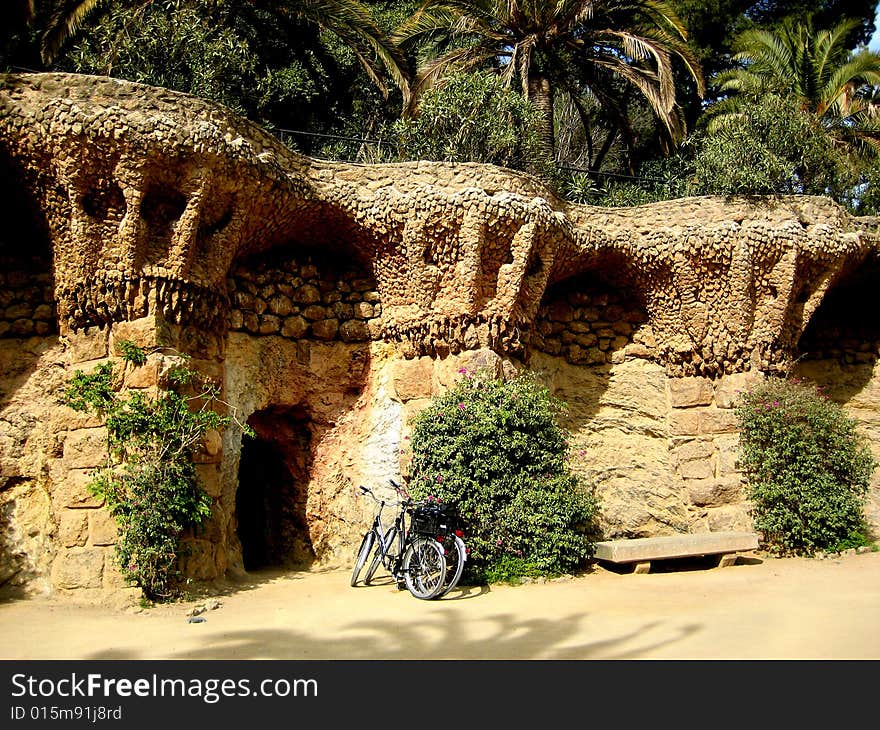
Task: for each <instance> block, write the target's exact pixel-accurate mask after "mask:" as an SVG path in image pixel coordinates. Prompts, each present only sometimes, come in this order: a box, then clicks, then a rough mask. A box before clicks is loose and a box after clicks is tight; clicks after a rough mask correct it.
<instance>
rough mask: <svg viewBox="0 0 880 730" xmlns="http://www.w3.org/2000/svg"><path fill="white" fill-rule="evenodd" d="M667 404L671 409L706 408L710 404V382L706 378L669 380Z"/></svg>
mask: <svg viewBox="0 0 880 730" xmlns="http://www.w3.org/2000/svg"><path fill="white" fill-rule="evenodd" d="M667 388H668V389H669V402H670V405H671V406H672V407H673V408H691V407H693V406H707V405H709V404H710V403H711V402H712V395H713V392H714V391H713V389H712V381H711V380H709V379H708V378H695V377H694V378H670V379H669V380H668V381H667Z"/></svg>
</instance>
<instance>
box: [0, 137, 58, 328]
mask: <svg viewBox="0 0 880 730" xmlns="http://www.w3.org/2000/svg"><path fill="white" fill-rule="evenodd" d="M0 216H2V219H3V227H2V229H0V338H3V337H12V338H20V337H32V336H34V335H38V336H45V335H54V334H55V333H57V331H58V322H57V318H56V312H55V301H54V295H55V292H54V289H55V281H54V276H53V268H52V267H53V262H52V241H51V238H50V236H49V224H48V221H47V220H46V215H45V213H44V212H43V210H42V209H41V207H40V203H39V201H38V199H37V197H36V195H35V194H34V192H33V190H32V182H31V180H29V178H28V176H27V175H26V174H25V172H24V170H23V169H22V168H21V165H20V164H19V163H18V162H16V161H15V160H13V159H11V158H10V157H7V156H5V155H4V154H3V153H2V151H0Z"/></svg>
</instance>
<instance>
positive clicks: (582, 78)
mask: <svg viewBox="0 0 880 730" xmlns="http://www.w3.org/2000/svg"><path fill="white" fill-rule="evenodd" d="M392 38H393V39H394V40H395V41H397V42H398V43H400V44H401V45H403V46H404V47H407V46H409V45H413V46H415V45H417V44H424V47H425V48H426V49H427V52H428V54H429V60H428V61H427V62H426V63H425V64H424V65H423V66H422V68H421V69H420V70H419V73H418V74H417V76H416V79H415V82H414V84H413V89H412V95H411V97H410V106H409V109H408V112H409V113H414V112H415V110H416V107H417V104H418V98H419V95H420V94H421V93H422V92H424V91H425V90H426V89H427V88H429V87H431V86H433V85H435V84H437V83H441V82H442V80H443V79H444V78H448V77H449V76H451V75H452V74H453V73H455V72H457V71H466V70H475V69H480V68H486V67H488V68H492V69H494V70H496V71H497V72H498V73H499V74H501V76H502V77H503V78H504V79H505V81H506V82H507V84H508V85H512V84H514V82H516V83H518V85H519V87H520V89H521V91H522V94H523V95H524V96H525V97H526V98H528V99H529V100H530V101H531V102H532V103H533V104H534V105H535V107H536V108H537V110H538V112H539V118H540V129H539V136H540V139H541V143H542V146H543V148H544V151H545V154H547V155H548V156H549V157H550V159H553V150H554V119H553V102H554V95H555V94H557V93H563V94H568V95H571V96H572V97H573V98H576V99H580V98H583V96H584V94H585V93H586V94H587V96H590V97H592V99H593V100H595V101H596V102H598V104H599V105H600V106H601V107H603V108H605V109H606V110H608V111H609V112H610V113H612V114H614V115H615V116H616V117H617V118H618V120H619V123H620V124H625V119H624V118H623V117H624V116H625V113H624V112H622V110H621V108H620V105H619V104H618V103H617V99H618V98H619V96H620V94H619V82H620V81H621V80H622V81H623V82H624V84H625V85H626V86H629V87H634V88H635V89H637V90H638V91H639V92H640V93H641V94H642V95H644V97H645V98H646V99H647V101H648V102H649V104H650V106H651V108H652V109H653V111H654V113H655V114H656V116H657V117H658V118H659V119H660V121H661V122H662V124H663V127H664V128H665V130H666V132H667V133H668V135H669V137H670V138H671V139H672V140H673V141H677V140H680V139H681V138H682V137H683V136H684V133H685V130H684V121H683V116H682V114H681V110H680V108H679V106H678V104H677V102H676V84H675V77H674V73H673V69H674V65H675V59H678V60H679V61H681V62H683V66H684V69H685V70H686V72H687V73H688V74H689V75H690V76H691V77H692V78H693V79H694V81H695V82H696V84H697V87H698V89H699V93H700V95H701V96H702V94H703V91H704V84H703V78H702V75H701V72H700V70H699V67H698V65H697V62H696V60H695V58H694V56H693V54H692V52H691V51H690V49H689V48H688V46H687V45H686V42H685V38H686V32H685V29H684V26H683V24H682V23H681V21H680V20H679V19H678V18H677V16H676V15H675V12H674V11H673V10H672V8H671V6H670V5H669V4H668V3H667V2H666V0H557V1H555V2H542V1H541V0H425V2H424V4H423V6H422V7H421V8H420V9H419V10H418V11H417V13H416V14H415V15H414V16H413V17H412V18H410V19H409V20H408V21H406V22H404V23H403V25H402V26H401V27H400V28H398V30H397V31H395V33H394V34H393V36H392ZM615 84H617V86H618V88H615Z"/></svg>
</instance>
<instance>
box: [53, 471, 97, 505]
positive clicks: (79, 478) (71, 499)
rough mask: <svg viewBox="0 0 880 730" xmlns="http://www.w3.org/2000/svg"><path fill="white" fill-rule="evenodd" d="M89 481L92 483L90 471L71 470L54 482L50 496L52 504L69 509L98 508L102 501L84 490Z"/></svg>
mask: <svg viewBox="0 0 880 730" xmlns="http://www.w3.org/2000/svg"><path fill="white" fill-rule="evenodd" d="M90 481H92V476H91V471H90V470H88V469H71V470H70V471H68V472H67V473H66V474H65V475H63V476H62V477H61V479H60V480H59V481H58V482H56V486H55V490H54V492H53V494H52V498H53V500H54V502H55V503H56V504H57V505H58V506H59V507H67V508H70V509H86V508H92V507H100V506H101V505H103V504H104V500H103V499H100V498H99V497H95V496H93V495H92V494H90V493H89V491H88V489H86V485H87V484H88V483H89V482H90Z"/></svg>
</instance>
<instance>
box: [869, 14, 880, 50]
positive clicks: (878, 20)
mask: <svg viewBox="0 0 880 730" xmlns="http://www.w3.org/2000/svg"><path fill="white" fill-rule="evenodd" d="M874 25H875V26H876V27H877V30H875V31H874V35H872V36H871V40H869V41H868V48H870V49H871V50H872V51H880V5H878V7H877V14H876V15H875V16H874Z"/></svg>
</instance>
